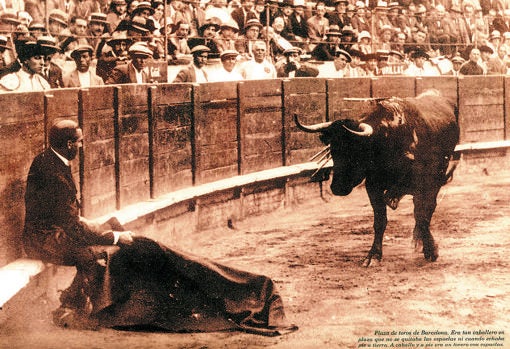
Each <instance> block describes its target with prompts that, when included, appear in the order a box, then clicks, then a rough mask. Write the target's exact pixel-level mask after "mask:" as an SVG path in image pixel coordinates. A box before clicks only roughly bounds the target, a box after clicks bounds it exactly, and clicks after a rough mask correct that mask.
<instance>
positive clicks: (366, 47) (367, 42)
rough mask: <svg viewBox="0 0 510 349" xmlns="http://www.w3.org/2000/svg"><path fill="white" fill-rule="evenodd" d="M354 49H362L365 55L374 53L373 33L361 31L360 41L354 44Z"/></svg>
mask: <svg viewBox="0 0 510 349" xmlns="http://www.w3.org/2000/svg"><path fill="white" fill-rule="evenodd" d="M352 49H353V50H358V51H361V52H362V53H363V54H365V55H366V54H369V53H372V35H370V33H369V32H367V31H362V32H361V33H359V35H358V42H357V43H355V44H353V45H352Z"/></svg>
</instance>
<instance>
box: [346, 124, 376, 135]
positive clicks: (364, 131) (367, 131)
mask: <svg viewBox="0 0 510 349" xmlns="http://www.w3.org/2000/svg"><path fill="white" fill-rule="evenodd" d="M358 127H359V128H360V130H361V131H354V130H351V129H350V128H348V127H347V126H345V125H344V128H345V129H346V130H347V131H349V132H351V133H353V134H355V135H358V136H361V137H370V136H371V135H372V134H373V133H374V129H373V128H372V126H370V125H369V124H365V123H363V122H362V123H360V124H359V126H358Z"/></svg>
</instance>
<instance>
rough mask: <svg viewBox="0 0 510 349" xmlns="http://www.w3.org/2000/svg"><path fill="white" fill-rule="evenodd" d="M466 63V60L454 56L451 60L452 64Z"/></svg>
mask: <svg viewBox="0 0 510 349" xmlns="http://www.w3.org/2000/svg"><path fill="white" fill-rule="evenodd" d="M464 62H466V60H465V59H464V58H462V57H461V56H455V57H453V58H452V63H460V64H462V63H464Z"/></svg>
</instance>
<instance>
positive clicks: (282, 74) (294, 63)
mask: <svg viewBox="0 0 510 349" xmlns="http://www.w3.org/2000/svg"><path fill="white" fill-rule="evenodd" d="M283 55H284V57H285V60H284V61H283V62H281V63H280V64H279V66H278V67H277V68H276V75H277V77H279V78H294V77H296V78H298V77H316V76H317V75H319V69H317V68H315V67H314V66H312V65H309V64H306V63H302V62H301V56H300V55H301V49H300V48H299V47H293V48H290V49H287V50H285V52H284V53H283Z"/></svg>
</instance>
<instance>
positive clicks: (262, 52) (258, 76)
mask: <svg viewBox="0 0 510 349" xmlns="http://www.w3.org/2000/svg"><path fill="white" fill-rule="evenodd" d="M241 75H242V76H243V77H244V78H245V79H246V80H262V79H275V78H276V69H275V67H274V65H273V64H272V63H271V62H270V61H269V60H268V57H267V48H266V43H265V42H263V41H261V40H257V41H255V42H254V43H253V58H252V59H251V60H249V61H247V62H245V63H244V64H243V65H242V67H241Z"/></svg>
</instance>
